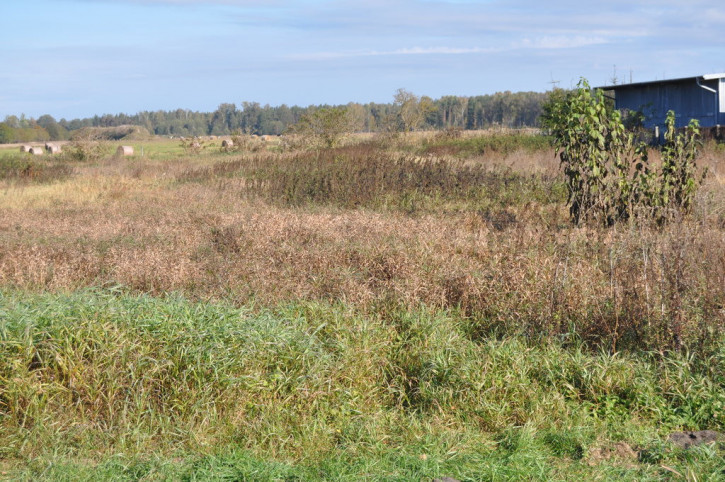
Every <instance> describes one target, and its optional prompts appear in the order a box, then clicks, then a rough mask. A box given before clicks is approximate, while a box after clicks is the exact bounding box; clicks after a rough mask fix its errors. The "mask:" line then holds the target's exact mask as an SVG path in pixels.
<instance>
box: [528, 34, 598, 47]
mask: <svg viewBox="0 0 725 482" xmlns="http://www.w3.org/2000/svg"><path fill="white" fill-rule="evenodd" d="M606 43H609V41H608V40H607V39H606V38H604V37H585V36H580V35H577V36H574V37H569V36H564V35H547V36H544V37H538V38H535V39H529V38H526V39H524V40H522V41H521V42H519V43H517V44H516V46H517V47H519V48H529V49H573V48H579V47H587V46H590V45H602V44H606Z"/></svg>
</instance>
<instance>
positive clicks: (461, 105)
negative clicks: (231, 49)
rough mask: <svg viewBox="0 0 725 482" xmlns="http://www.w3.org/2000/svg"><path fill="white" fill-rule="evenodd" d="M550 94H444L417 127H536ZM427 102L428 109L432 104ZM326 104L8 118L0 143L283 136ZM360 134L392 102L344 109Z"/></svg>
mask: <svg viewBox="0 0 725 482" xmlns="http://www.w3.org/2000/svg"><path fill="white" fill-rule="evenodd" d="M549 95H550V92H549V93H540V92H498V93H496V94H492V95H480V96H475V97H459V96H445V97H441V98H440V99H436V100H433V99H430V98H425V97H423V98H422V99H421V100H426V101H428V102H430V104H432V108H431V109H430V110H429V111H428V112H427V114H426V117H425V119H424V121H423V123H422V126H421V128H422V129H425V130H431V129H446V128H458V129H481V128H486V127H491V126H504V127H537V126H538V125H539V115H540V114H541V108H542V104H543V103H544V102H545V101H546V100H547V98H548V96H549ZM430 104H429V105H430ZM319 107H329V106H309V107H298V106H292V107H289V106H287V105H281V106H277V107H272V106H269V105H264V106H262V105H260V104H258V103H256V102H242V104H241V105H239V106H237V105H235V104H221V105H220V106H219V107H218V108H217V109H216V110H215V111H214V112H194V111H190V110H184V109H177V110H174V111H153V112H148V111H144V112H139V113H137V114H134V115H127V114H116V115H111V114H105V115H102V116H94V117H90V118H86V119H73V120H70V121H69V120H66V119H61V120H56V119H54V118H53V117H52V116H50V115H43V116H41V117H39V118H38V119H33V118H27V117H26V116H25V115H21V116H20V117H18V116H15V115H9V116H7V117H5V120H4V122H0V143H12V142H30V141H48V140H65V139H68V138H70V137H71V135H72V134H73V131H76V130H78V129H81V128H84V127H118V126H122V125H137V126H142V127H145V128H146V129H148V131H149V132H151V133H153V134H156V135H163V136H204V135H228V134H232V133H235V132H243V133H248V134H258V135H263V134H271V135H277V134H282V133H283V132H284V131H285V130H286V129H287V128H288V127H289V126H291V125H293V124H295V123H296V122H297V121H298V120H299V119H300V118H301V117H302V116H303V115H304V114H305V113H307V112H308V111H309V110H310V109H314V108H319ZM344 107H347V108H348V110H349V112H350V113H351V114H352V115H353V116H354V118H355V120H356V125H358V126H359V129H360V130H361V131H363V132H375V131H378V130H379V129H381V128H382V127H383V124H384V122H385V119H386V118H389V116H390V115H391V114H394V113H395V109H396V108H397V106H396V105H395V103H389V104H376V103H368V104H357V103H349V104H347V105H346V106H344Z"/></svg>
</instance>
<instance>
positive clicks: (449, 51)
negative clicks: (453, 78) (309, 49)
mask: <svg viewBox="0 0 725 482" xmlns="http://www.w3.org/2000/svg"><path fill="white" fill-rule="evenodd" d="M499 50H500V49H495V48H480V47H468V48H458V47H411V48H400V49H395V50H352V51H340V52H313V53H309V54H295V55H291V56H290V58H291V59H294V60H327V59H343V58H353V57H380V56H393V55H462V54H480V53H490V52H497V51H499Z"/></svg>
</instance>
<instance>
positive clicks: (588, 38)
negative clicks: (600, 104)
mask: <svg viewBox="0 0 725 482" xmlns="http://www.w3.org/2000/svg"><path fill="white" fill-rule="evenodd" d="M0 65H1V66H2V67H1V68H0V119H2V118H4V117H5V116H6V115H9V114H14V115H20V114H21V113H24V114H26V115H27V116H32V117H36V118H37V117H38V116H40V115H42V114H51V115H53V116H54V117H56V118H57V119H60V118H67V119H71V118H76V117H88V116H92V115H95V114H99V115H101V114H104V113H112V114H115V113H120V112H125V113H129V114H132V113H135V112H138V111H141V110H157V109H164V110H173V109H177V108H184V109H192V110H201V111H213V110H214V109H215V108H216V107H217V106H218V105H219V104H220V103H223V102H229V103H235V104H240V103H241V102H242V101H253V102H260V103H261V104H267V103H268V104H271V105H280V104H288V105H293V104H296V105H303V106H306V105H310V104H322V103H326V104H342V103H347V102H350V101H353V102H361V103H365V102H371V101H372V102H390V101H392V96H393V93H394V92H395V90H396V89H398V88H400V87H403V88H405V89H407V90H410V91H412V92H414V93H416V94H418V95H428V96H431V97H433V98H437V97H440V96H443V95H481V94H492V93H494V92H497V91H505V90H511V91H521V90H533V91H545V90H548V89H550V88H551V85H552V84H551V83H550V82H551V81H552V80H554V81H559V85H560V86H562V87H570V86H572V85H574V84H576V82H577V81H578V80H579V78H580V77H586V78H587V79H589V81H590V82H591V83H592V84H594V85H601V84H604V83H607V82H609V81H610V79H611V78H612V77H613V73H614V66H615V65H616V73H617V76H618V77H619V78H620V79H622V80H629V78H630V74H631V77H632V79H633V80H634V81H645V80H655V79H662V78H673V77H686V76H694V75H699V74H704V73H713V72H725V4H720V2H717V1H715V2H713V1H711V0H708V1H700V0H687V1H685V0H677V1H673V0H658V1H650V0H646V1H633V0H630V1H624V0H607V1H581V0H578V1H574V0H548V1H541V0H536V1H534V0H369V1H365V0H356V1H352V0H337V1H326V0H292V1H283V0H269V1H261V0H0Z"/></svg>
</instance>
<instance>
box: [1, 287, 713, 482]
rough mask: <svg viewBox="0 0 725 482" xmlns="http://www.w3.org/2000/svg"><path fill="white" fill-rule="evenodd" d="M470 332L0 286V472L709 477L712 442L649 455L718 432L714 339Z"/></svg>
mask: <svg viewBox="0 0 725 482" xmlns="http://www.w3.org/2000/svg"><path fill="white" fill-rule="evenodd" d="M472 323H473V322H472V321H470V320H468V319H467V318H466V317H464V316H461V315H460V314H458V313H456V312H455V311H437V312H432V311H429V310H426V309H425V308H421V309H419V310H417V311H410V310H402V309H401V310H399V311H394V310H393V311H386V312H385V313H378V314H376V313H374V312H373V313H369V312H368V313H365V314H363V313H361V312H358V311H356V310H354V309H353V308H351V307H350V306H346V305H344V304H325V303H313V302H299V303H295V304H292V305H289V306H285V307H281V308H277V309H259V308H255V307H247V308H241V309H240V308H235V307H232V306H230V305H226V304H223V303H211V302H207V303H202V302H191V301H189V300H186V299H184V298H181V297H175V296H168V297H164V298H154V297H151V296H147V295H130V294H126V293H124V292H122V291H119V290H113V289H110V290H82V291H78V292H75V293H72V294H66V295H62V294H35V293H30V292H26V291H19V290H17V291H16V290H7V289H6V290H3V291H0V479H3V478H7V479H12V480H37V479H50V480H108V479H115V480H167V479H172V480H430V479H431V478H433V477H437V476H450V477H455V478H458V479H460V480H510V479H519V480H531V479H535V480H556V479H558V480H571V479H575V478H580V479H583V480H591V479H595V478H596V479H600V480H601V479H608V480H619V479H630V480H647V479H650V480H661V479H663V478H669V477H672V478H673V479H679V478H689V479H690V480H722V479H723V478H724V477H725V457H724V456H723V451H722V447H721V446H719V447H718V446H705V447H700V448H697V449H694V450H690V451H687V452H684V451H678V450H676V449H674V448H673V447H671V446H669V445H668V444H667V443H666V442H665V441H666V438H667V435H668V434H669V433H670V432H672V431H674V430H678V429H713V430H722V429H723V428H724V425H725V344H721V345H720V346H721V348H720V350H719V351H717V352H715V353H714V354H712V355H710V356H709V357H708V358H707V359H702V358H700V357H698V355H697V354H693V355H691V356H685V355H675V354H673V355H667V354H652V353H640V354H623V353H620V354H617V355H610V354H607V353H593V352H591V351H587V350H586V349H585V348H583V347H581V346H580V345H579V344H577V343H576V342H575V341H572V340H558V341H552V340H545V341H542V340H537V341H534V340H526V339H524V338H514V337H508V338H505V339H494V338H483V339H482V338H481V337H480V335H478V334H477V330H476V329H475V326H472ZM623 447H626V448H627V449H629V448H631V449H632V450H631V451H628V450H622V448H623ZM635 453H636V455H635ZM677 474H680V475H679V476H678V475H677Z"/></svg>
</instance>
